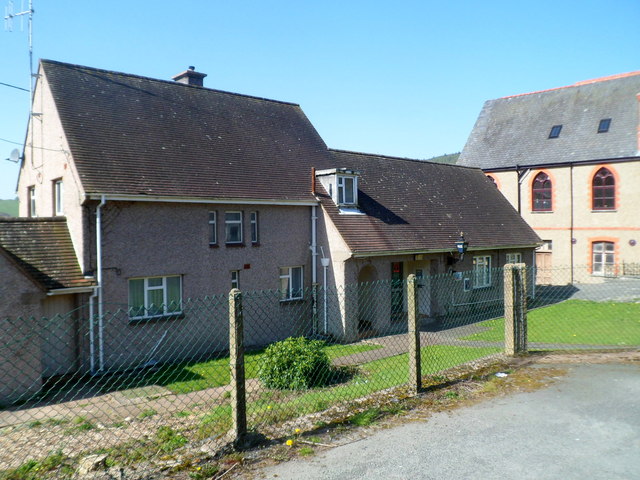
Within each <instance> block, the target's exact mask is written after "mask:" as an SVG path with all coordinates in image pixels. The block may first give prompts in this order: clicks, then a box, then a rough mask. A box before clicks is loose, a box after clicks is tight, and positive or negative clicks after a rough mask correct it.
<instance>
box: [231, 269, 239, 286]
mask: <svg viewBox="0 0 640 480" xmlns="http://www.w3.org/2000/svg"><path fill="white" fill-rule="evenodd" d="M231 288H240V270H231Z"/></svg>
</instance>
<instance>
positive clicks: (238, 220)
mask: <svg viewBox="0 0 640 480" xmlns="http://www.w3.org/2000/svg"><path fill="white" fill-rule="evenodd" d="M224 231H225V240H224V241H225V243H231V244H233V243H242V212H225V214H224Z"/></svg>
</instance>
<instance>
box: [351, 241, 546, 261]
mask: <svg viewBox="0 0 640 480" xmlns="http://www.w3.org/2000/svg"><path fill="white" fill-rule="evenodd" d="M540 245H541V243H533V244H527V245H495V246H489V247H469V248H468V249H467V252H483V251H487V250H505V249H515V248H536V247H539V246H540ZM455 249H456V248H455V246H453V245H452V246H451V248H439V249H433V250H386V251H381V252H357V253H352V254H351V258H367V257H387V256H390V255H428V254H431V253H451V252H453V251H454V250H455Z"/></svg>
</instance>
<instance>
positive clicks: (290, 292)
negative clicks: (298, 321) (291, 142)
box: [280, 267, 303, 300]
mask: <svg viewBox="0 0 640 480" xmlns="http://www.w3.org/2000/svg"><path fill="white" fill-rule="evenodd" d="M302 283H303V281H302V267H282V268H281V269H280V299H281V300H298V299H301V298H302V296H303V285H302Z"/></svg>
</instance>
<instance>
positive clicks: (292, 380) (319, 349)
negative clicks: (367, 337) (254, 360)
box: [258, 337, 331, 390]
mask: <svg viewBox="0 0 640 480" xmlns="http://www.w3.org/2000/svg"><path fill="white" fill-rule="evenodd" d="M324 345H325V344H324V342H322V341H320V340H308V339H306V338H304V337H298V338H293V337H292V338H287V339H286V340H283V341H281V342H277V343H274V344H273V345H270V346H269V347H267V349H266V350H265V352H264V355H263V357H262V359H261V363H260V370H259V372H258V377H259V378H260V380H262V383H264V385H265V386H266V387H268V388H277V389H279V390H287V389H289V390H304V389H308V388H312V387H318V386H323V385H326V384H327V383H328V382H329V381H330V380H331V362H330V361H329V357H328V356H327V354H326V352H325V351H324V348H323V347H324Z"/></svg>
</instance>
